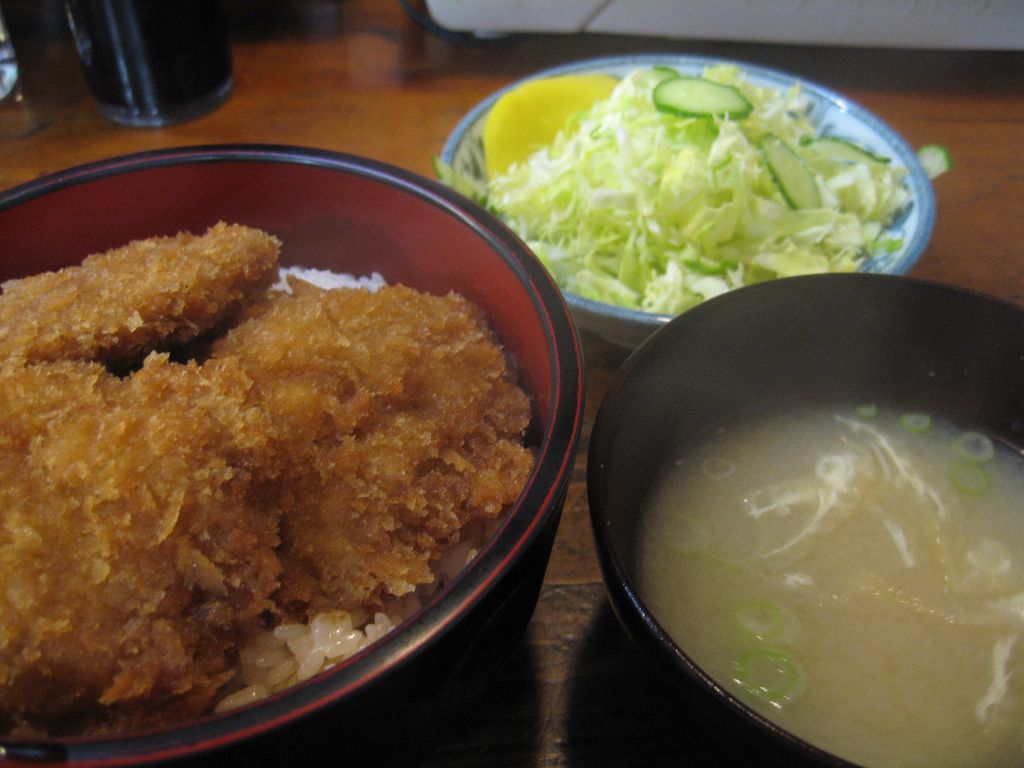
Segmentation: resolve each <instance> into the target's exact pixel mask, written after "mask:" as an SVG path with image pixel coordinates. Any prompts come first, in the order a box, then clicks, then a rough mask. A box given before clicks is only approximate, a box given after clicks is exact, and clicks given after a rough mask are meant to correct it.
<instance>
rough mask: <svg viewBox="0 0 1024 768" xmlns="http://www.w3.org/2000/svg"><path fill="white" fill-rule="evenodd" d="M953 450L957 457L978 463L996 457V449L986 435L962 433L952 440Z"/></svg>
mask: <svg viewBox="0 0 1024 768" xmlns="http://www.w3.org/2000/svg"><path fill="white" fill-rule="evenodd" d="M953 450H954V451H956V453H957V455H958V456H961V457H962V458H964V459H967V460H968V461H975V462H978V463H981V462H985V461H988V460H989V459H991V458H992V457H993V456H995V455H996V447H995V445H994V444H993V443H992V441H991V440H990V439H989V438H988V436H987V435H983V434H981V433H980V432H962V433H960V434H959V435H957V436H956V438H955V439H954V440H953Z"/></svg>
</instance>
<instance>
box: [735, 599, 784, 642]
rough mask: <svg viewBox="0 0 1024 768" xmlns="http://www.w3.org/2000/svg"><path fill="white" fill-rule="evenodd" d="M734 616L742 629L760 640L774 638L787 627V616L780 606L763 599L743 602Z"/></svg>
mask: <svg viewBox="0 0 1024 768" xmlns="http://www.w3.org/2000/svg"><path fill="white" fill-rule="evenodd" d="M734 616H735V618H736V623H737V624H738V625H739V627H740V629H741V630H743V631H744V632H746V633H748V634H750V635H753V636H754V637H755V638H757V639H758V640H774V639H776V638H778V636H779V635H780V634H782V630H783V628H784V627H785V618H784V617H783V615H782V611H781V610H780V609H779V607H778V606H777V605H775V604H774V603H768V602H764V601H761V600H752V601H750V602H748V603H743V604H742V605H741V606H739V607H738V608H737V609H736V613H735V614H734Z"/></svg>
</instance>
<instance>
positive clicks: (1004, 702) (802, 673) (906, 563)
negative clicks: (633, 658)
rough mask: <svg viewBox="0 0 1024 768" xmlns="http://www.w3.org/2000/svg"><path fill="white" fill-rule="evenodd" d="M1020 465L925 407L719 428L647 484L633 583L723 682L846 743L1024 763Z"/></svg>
mask: <svg viewBox="0 0 1024 768" xmlns="http://www.w3.org/2000/svg"><path fill="white" fill-rule="evenodd" d="M1022 468H1024V463H1022V459H1021V457H1020V455H1019V454H1018V453H1016V452H1014V451H1012V450H1010V449H1008V448H1006V447H1002V446H999V445H997V444H995V443H993V442H992V441H991V440H989V439H988V438H987V437H985V436H984V435H981V434H978V433H976V432H970V431H964V430H960V429H958V428H956V427H955V426H953V425H951V424H946V423H941V422H939V421H937V420H934V419H932V418H930V417H929V416H928V415H926V414H920V413H902V414H896V413H885V412H879V411H878V409H875V408H873V407H858V408H850V409H839V410H829V411H807V412H799V413H789V414H783V415H775V416H771V417H768V418H763V419H760V420H755V421H753V422H751V423H744V424H743V425H740V426H736V427H730V428H728V429H722V430H720V431H719V432H718V433H717V434H715V435H714V436H712V437H711V438H710V439H709V440H707V441H706V442H705V443H703V444H702V445H701V446H700V447H698V448H697V449H696V450H693V451H691V452H688V453H686V454H685V455H683V456H681V457H679V458H678V460H677V461H675V462H674V464H673V465H672V466H671V469H670V471H669V472H667V473H666V474H665V476H664V477H663V478H662V480H661V482H660V483H659V486H658V487H657V489H656V490H655V493H654V495H653V497H652V500H651V503H650V504H649V506H648V508H647V509H646V510H645V512H644V519H643V526H642V532H641V536H640V539H639V543H638V547H639V550H638V570H639V591H640V594H641V596H642V598H643V599H644V601H645V602H646V603H647V605H648V607H649V608H650V610H651V612H652V613H653V614H654V616H655V618H657V620H658V621H659V622H660V623H661V624H662V626H663V627H664V628H665V629H666V631H668V632H669V634H670V635H671V636H672V637H673V638H674V639H675V640H676V642H677V643H678V644H679V645H680V646H681V647H682V648H683V649H684V650H685V651H686V652H687V653H688V654H689V655H690V657H691V658H692V659H693V660H694V661H695V662H696V663H697V664H699V665H700V666H701V667H702V668H703V669H704V670H705V671H706V672H708V674H710V675H711V676H712V677H713V678H714V679H715V680H716V681H718V682H719V683H720V684H721V685H723V686H724V687H725V688H727V689H728V690H729V691H730V692H732V693H734V694H736V695H737V696H738V697H739V698H741V699H742V700H743V701H745V702H747V703H748V704H749V705H751V706H752V707H753V708H754V709H756V710H757V711H759V712H761V713H762V714H763V715H764V716H765V717H767V718H769V719H771V720H773V721H774V722H776V723H778V724H779V725H781V726H783V727H784V728H786V729H787V730H789V731H791V732H793V733H795V734H797V735H798V736H800V737H802V738H804V739H805V740H807V741H810V742H811V743H813V744H816V745H818V746H820V747H822V748H824V749H826V750H828V751H830V752H833V753H835V754H838V755H840V756H841V757H844V758H845V759H847V760H852V761H854V762H857V763H860V764H862V765H867V766H928V768H939V767H940V766H970V767H971V768H983V767H984V766H999V767H1000V768H1007V767H1008V766H1022V765H1024V509H1022V503H1021V500H1022V499H1024V472H1022Z"/></svg>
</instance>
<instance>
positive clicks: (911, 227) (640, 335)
mask: <svg viewBox="0 0 1024 768" xmlns="http://www.w3.org/2000/svg"><path fill="white" fill-rule="evenodd" d="M713 64H735V65H737V66H739V67H740V68H741V69H742V70H743V72H744V76H745V77H746V78H747V79H748V80H750V81H751V82H753V83H756V84H758V85H765V86H770V87H773V88H776V89H779V90H784V89H787V88H789V87H790V86H791V85H793V84H794V83H795V82H800V84H801V87H802V88H803V91H804V93H805V94H807V96H808V97H810V100H811V108H810V113H809V117H810V119H811V121H812V122H813V123H814V124H815V125H816V126H817V127H818V129H819V131H820V132H821V133H822V134H823V135H835V136H841V137H843V138H846V139H850V140H852V141H855V142H859V143H861V144H863V145H864V146H865V147H867V148H868V149H870V150H872V151H873V152H875V153H877V154H880V155H885V156H887V157H890V158H892V162H893V163H894V164H895V165H897V166H903V167H905V168H906V169H907V171H908V173H907V176H906V182H905V183H906V185H907V188H908V190H909V192H910V202H909V203H908V205H907V207H906V208H905V209H904V210H903V212H902V213H901V214H900V215H899V216H898V217H897V219H896V221H894V222H893V224H892V226H891V227H889V229H888V230H887V235H888V236H890V237H893V238H900V239H901V240H902V245H901V246H900V248H899V249H898V250H895V251H893V252H890V253H884V254H878V255H876V256H874V257H872V258H870V259H868V260H867V261H865V262H864V264H863V265H862V266H861V269H860V271H862V272H877V273H884V274H894V275H899V274H904V273H906V272H908V271H909V270H910V268H911V267H912V266H913V265H914V263H915V262H916V261H917V260H918V258H920V256H921V253H922V252H923V251H924V249H925V247H926V246H927V244H928V241H929V239H930V238H931V234H932V228H933V226H934V223H935V196H934V193H933V191H932V185H931V182H930V181H929V179H928V175H927V174H926V173H925V171H924V169H923V168H922V167H921V164H920V163H919V162H918V160H917V155H916V153H915V152H914V150H913V149H911V148H910V146H909V145H908V144H907V143H906V142H905V141H904V140H903V139H902V138H900V136H899V135H898V134H897V133H896V132H895V131H893V130H892V129H891V128H890V127H889V126H887V125H886V124H885V123H884V122H882V120H880V119H879V118H878V117H876V116H875V115H873V114H872V113H870V112H868V111H867V110H866V109H864V108H863V107H861V106H859V105H857V104H855V103H853V102H851V101H850V100H849V99H847V98H845V97H843V96H841V95H839V94H838V93H835V92H833V91H830V90H828V89H827V88H823V87H822V86H820V85H816V84H815V83H812V82H808V81H807V80H804V79H803V78H796V77H794V76H793V75H787V74H785V73H784V72H779V71H777V70H773V69H768V68H765V67H760V66H757V65H754V64H747V63H744V62H738V61H729V60H724V59H712V58H707V57H703V56H684V55H671V54H642V55H634V56H615V57H609V58H599V59H586V60H583V61H578V62H574V63H571V64H566V65H563V66H560V67H554V68H551V69H546V70H543V71H540V72H537V73H535V74H533V75H531V76H530V77H529V78H525V79H535V78H541V77H552V76H555V75H564V74H579V73H581V72H603V73H607V74H610V75H617V76H624V75H626V74H628V73H629V72H631V71H632V70H634V69H636V68H638V67H651V66H657V65H661V66H669V67H672V68H673V69H675V70H676V71H677V72H679V73H681V74H690V75H698V74H700V73H701V72H703V70H704V68H705V67H707V66H709V65H713ZM521 82H522V81H518V82H515V83H512V84H510V85H508V86H506V87H505V88H503V89H501V90H500V91H497V92H495V93H493V94H491V95H490V96H489V97H487V98H486V99H484V100H483V101H482V102H480V103H479V104H477V105H476V106H475V107H473V109H472V110H470V111H469V113H468V114H466V116H465V117H463V118H462V120H461V121H459V123H458V125H456V127H455V129H454V130H453V131H452V133H451V135H450V136H449V137H448V140H447V142H446V143H445V146H444V149H443V151H442V153H441V160H442V161H444V162H445V163H446V164H448V165H449V166H451V167H452V168H453V169H455V171H456V172H458V173H460V174H465V175H467V176H470V177H475V178H478V179H484V178H485V177H486V170H485V168H486V166H485V164H484V151H483V141H482V138H481V136H482V133H483V127H484V122H485V118H486V117H487V113H488V112H489V111H490V109H491V107H492V106H493V105H494V102H495V101H497V100H498V99H499V98H500V97H501V95H502V94H504V93H505V92H506V91H508V90H510V89H512V88H515V87H516V86H517V85H519V84H520V83H521ZM563 293H564V294H565V297H566V302H567V303H568V304H569V307H570V309H571V310H572V312H573V316H574V317H575V319H576V322H577V323H578V324H579V326H580V327H581V328H584V329H586V330H588V331H592V332H594V333H596V334H598V335H599V336H602V337H604V338H605V339H607V340H609V341H612V342H614V343H616V344H619V345H621V346H624V347H628V348H632V347H635V346H637V345H638V344H639V343H640V342H641V341H643V340H644V339H646V338H647V337H648V336H649V335H650V334H651V333H652V332H654V331H655V330H657V329H658V328H660V327H661V326H663V325H665V324H666V323H667V322H668V321H669V320H671V319H672V315H660V314H653V313H650V312H641V311H638V310H633V309H625V308H623V307H616V306H613V305H610V304H604V303H601V302H597V301H592V300H590V299H585V298H583V297H581V296H577V295H575V294H572V293H570V292H568V291H563Z"/></svg>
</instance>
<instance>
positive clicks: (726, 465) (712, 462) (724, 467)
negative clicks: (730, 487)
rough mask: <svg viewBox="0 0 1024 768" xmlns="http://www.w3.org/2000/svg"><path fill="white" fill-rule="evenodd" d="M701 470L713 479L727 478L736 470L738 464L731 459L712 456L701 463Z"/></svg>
mask: <svg viewBox="0 0 1024 768" xmlns="http://www.w3.org/2000/svg"><path fill="white" fill-rule="evenodd" d="M700 471H701V472H703V473H704V476H705V477H708V478H711V479H712V480H725V478H727V477H731V476H732V475H733V474H734V473H735V472H736V465H735V464H733V463H732V462H731V461H726V460H725V459H719V458H718V457H716V456H711V457H710V458H707V459H705V460H704V461H703V462H702V463H701V465H700Z"/></svg>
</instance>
